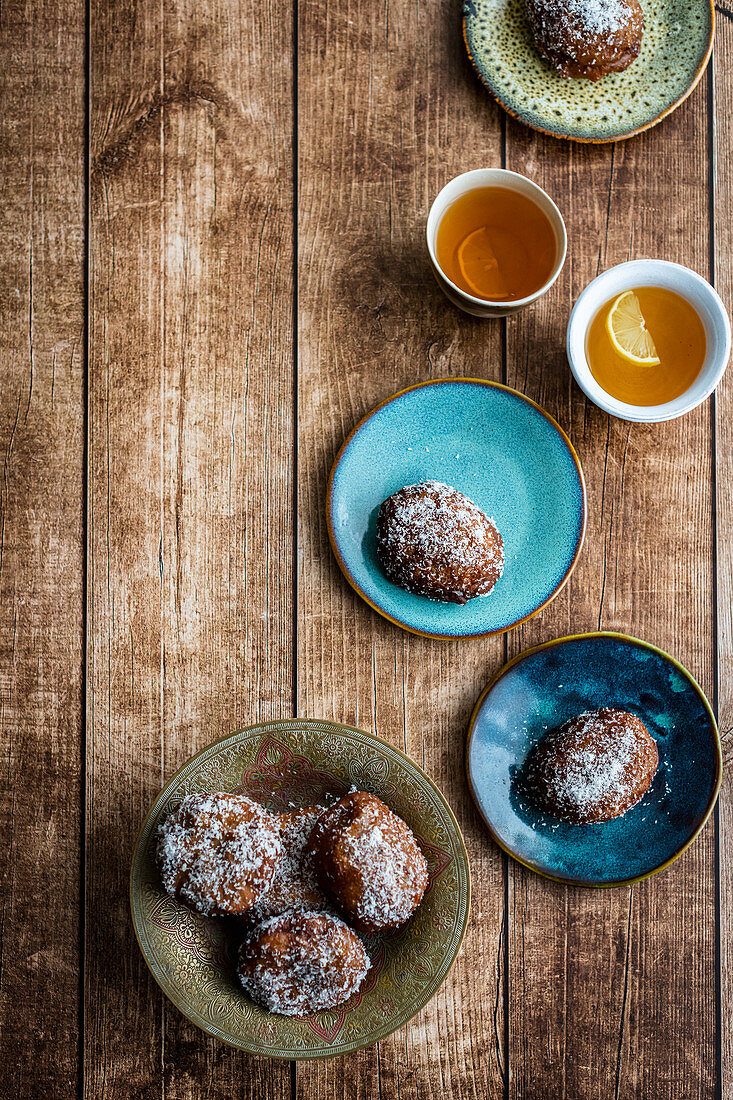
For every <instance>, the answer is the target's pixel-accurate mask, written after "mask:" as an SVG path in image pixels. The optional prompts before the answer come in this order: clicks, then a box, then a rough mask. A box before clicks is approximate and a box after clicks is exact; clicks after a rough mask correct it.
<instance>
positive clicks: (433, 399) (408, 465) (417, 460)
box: [326, 378, 586, 638]
mask: <svg viewBox="0 0 733 1100" xmlns="http://www.w3.org/2000/svg"><path fill="white" fill-rule="evenodd" d="M429 479H434V480H436V481H442V482H445V484H447V485H451V486H453V487H454V488H456V489H460V490H461V492H463V493H465V494H466V496H468V497H470V498H471V500H473V501H475V503H476V504H477V505H478V506H479V508H482V509H483V510H484V511H485V512H486V513H487V514H488V515H489V516H491V517H492V518H493V519H494V520H495V522H496V525H497V527H498V528H499V531H500V532H501V534H502V537H503V539H504V557H505V566H504V575H503V576H502V577H501V578H500V580H499V581H498V582H497V584H496V585H495V587H494V588H493V589H492V591H491V592H490V593H489V594H488V596H484V597H481V598H479V599H474V600H469V601H468V603H467V604H465V605H464V606H463V607H461V606H459V605H458V604H448V603H437V602H434V601H432V600H427V599H425V598H424V597H422V596H415V595H413V594H412V593H410V592H405V591H404V590H403V589H402V588H398V587H397V585H394V584H392V583H391V582H390V581H388V580H387V578H386V576H385V575H384V574H383V573H382V570H381V568H380V565H379V562H378V561H377V556H376V535H375V527H376V520H377V514H378V512H379V507H380V505H381V503H382V501H383V500H385V499H386V498H387V497H388V496H391V495H392V493H395V492H397V490H398V489H401V488H402V487H403V486H404V485H412V484H415V483H416V482H420V481H426V480H429ZM326 510H327V520H328V534H329V538H330V540H331V545H332V547H333V551H334V554H335V555H336V559H337V561H338V563H339V565H340V566H341V569H342V571H343V573H344V575H345V577H346V579H347V580H348V582H349V584H351V585H352V587H353V588H354V589H356V591H357V592H358V593H359V595H360V596H362V598H363V599H365V600H366V602H367V603H368V604H370V606H371V607H373V608H374V609H375V610H376V611H378V612H379V613H380V615H384V617H385V618H386V619H389V620H390V622H393V623H396V624H397V625H398V626H401V627H404V628H405V630H411V631H412V632H413V633H415V634H424V635H427V636H429V637H432V638H466V637H476V636H479V635H486V634H498V633H501V632H502V631H504V630H509V629H510V628H511V627H513V626H516V625H517V624H518V623H520V622H522V621H523V620H524V619H528V618H529V617H530V616H531V615H534V614H535V613H536V612H537V611H539V610H540V608H542V607H544V606H545V604H547V603H549V601H550V600H551V599H553V598H554V597H555V596H556V595H557V593H558V592H559V591H560V589H561V588H562V586H563V585H564V583H565V581H566V580H567V579H568V577H569V576H570V573H571V572H572V570H573V568H574V566H575V563H576V561H577V559H578V555H579V553H580V548H581V546H582V544H583V536H584V534H585V518H586V504H585V485H584V483H583V474H582V472H581V469H580V463H579V461H578V456H577V455H576V453H575V451H574V449H573V446H572V444H571V443H570V440H569V439H568V437H567V436H566V435H565V432H564V431H563V430H562V428H561V427H560V426H559V424H557V423H556V422H555V421H554V420H553V419H552V417H551V416H550V415H549V413H546V412H545V411H544V409H541V408H540V407H539V405H536V404H535V403H534V401H530V399H529V398H527V397H523V396H522V394H520V393H517V392H516V390H510V389H508V388H507V387H506V386H501V385H499V384H498V383H496V382H487V381H484V380H483V379H470V378H457V379H451V378H444V379H441V380H439V381H435V382H423V383H422V384H420V385H417V386H412V387H411V388H410V389H408V390H403V391H402V392H401V393H397V394H395V395H394V396H393V397H390V398H388V399H387V400H386V401H384V402H383V403H382V404H381V405H378V406H377V408H376V409H374V410H373V411H372V412H371V413H369V415H368V416H367V417H365V418H364V420H362V421H361V423H360V424H358V425H357V427H356V428H355V429H354V431H353V432H352V433H351V435H350V436H349V437H348V439H347V440H346V442H345V443H344V445H343V447H342V448H341V450H340V451H339V453H338V455H337V457H336V461H335V463H334V466H333V469H332V470H331V476H330V478H329V482H328V500H327V509H326Z"/></svg>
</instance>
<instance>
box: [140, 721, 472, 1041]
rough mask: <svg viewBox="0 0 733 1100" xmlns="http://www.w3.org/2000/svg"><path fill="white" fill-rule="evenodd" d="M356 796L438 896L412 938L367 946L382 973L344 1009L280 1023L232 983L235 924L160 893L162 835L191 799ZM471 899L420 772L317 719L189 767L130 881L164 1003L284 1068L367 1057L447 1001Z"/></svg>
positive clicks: (243, 740) (264, 729)
mask: <svg viewBox="0 0 733 1100" xmlns="http://www.w3.org/2000/svg"><path fill="white" fill-rule="evenodd" d="M352 785H353V786H356V787H360V788H364V789H366V790H370V791H372V792H373V793H374V794H376V795H378V796H379V797H380V798H381V799H383V801H385V802H386V803H387V804H388V805H389V806H391V807H392V808H393V809H394V811H395V812H396V813H398V814H399V815H400V816H401V817H403V818H404V819H405V820H406V821H407V823H408V824H409V825H410V827H411V828H412V829H413V831H414V832H415V834H416V836H417V837H418V841H419V843H420V846H421V848H422V849H423V851H424V853H425V856H426V858H427V860H428V865H429V870H430V887H429V889H428V892H427V894H426V896H425V899H424V901H423V903H422V905H421V906H420V908H419V909H418V911H417V913H416V915H415V917H414V918H413V919H412V920H411V921H410V922H409V923H408V924H407V925H406V926H405V927H404V928H402V929H400V930H399V931H397V932H395V933H392V934H391V935H389V936H384V937H382V938H376V937H371V938H370V940H369V942H368V943H367V950H368V951H369V953H370V956H371V958H372V959H373V963H374V965H373V966H372V969H371V971H370V973H369V975H368V976H367V980H366V982H365V984H364V986H363V988H362V989H361V990H360V991H359V993H358V994H356V995H355V996H354V997H352V998H351V999H350V1000H349V1001H348V1002H347V1003H346V1004H345V1005H341V1006H339V1008H338V1009H335V1010H331V1011H329V1012H321V1013H318V1014H317V1015H315V1016H312V1017H310V1018H309V1019H306V1020H297V1019H291V1018H288V1017H284V1016H275V1015H272V1014H270V1013H268V1012H266V1011H265V1010H264V1009H262V1008H260V1007H259V1006H258V1005H255V1004H253V1002H252V1001H250V1000H249V998H248V997H247V996H246V995H245V994H244V992H243V991H242V990H241V988H240V987H239V985H238V983H237V982H236V980H235V977H234V973H233V968H232V963H231V959H232V957H233V953H234V951H235V950H236V943H235V939H236V932H235V931H234V930H233V929H235V928H236V924H235V925H234V926H233V928H231V927H230V928H228V927H227V926H226V925H225V924H224V923H223V922H216V921H212V920H207V919H205V918H203V917H199V916H198V915H196V914H193V913H190V912H189V911H188V910H186V909H184V908H183V907H182V906H179V905H178V904H177V903H176V902H174V901H173V900H171V899H170V898H168V897H167V896H166V895H165V894H164V893H163V890H162V888H161V886H160V883H159V881H158V876H157V873H156V870H155V859H154V848H155V830H156V828H157V825H158V822H159V821H160V819H161V818H162V817H163V816H164V815H165V814H167V813H169V812H170V810H171V809H172V808H173V807H174V806H176V805H177V804H178V803H179V802H180V800H181V798H182V797H183V796H184V795H185V794H189V793H191V792H203V791H215V790H229V791H242V792H244V793H246V794H248V795H249V796H250V797H254V798H256V799H258V800H259V801H261V802H262V803H263V804H265V805H266V806H267V807H268V808H269V809H271V810H273V811H274V812H281V811H282V810H283V809H285V808H288V807H291V806H294V805H295V806H298V805H306V804H308V803H312V802H314V801H315V802H323V801H327V800H328V798H329V797H334V796H335V797H339V796H340V795H341V794H343V793H344V791H346V790H348V788H349V787H351V786H352ZM469 894H470V890H469V872H468V860H467V857H466V852H465V848H464V846H463V841H462V838H461V835H460V831H459V829H458V826H457V824H456V822H455V819H454V817H453V815H452V813H451V811H450V809H449V808H448V806H447V804H446V802H445V800H444V799H443V798H442V796H441V795H440V794H439V793H438V791H437V790H436V789H435V787H434V786H433V785H432V784H431V782H430V781H429V780H428V778H427V777H426V776H425V775H424V774H423V772H422V771H420V769H419V768H418V767H417V765H415V764H413V763H412V761H410V760H409V759H408V758H407V757H405V756H404V755H403V754H402V753H400V752H399V750H397V749H393V748H392V747H391V746H388V745H385V744H384V743H382V742H381V741H379V740H377V739H376V738H375V737H373V736H371V735H370V734H368V733H364V732H362V731H360V730H355V729H352V728H350V727H347V726H337V725H334V724H332V723H328V722H319V721H315V720H309V719H304V720H294V721H291V722H272V723H267V724H263V725H260V726H257V727H252V728H251V729H247V730H242V731H241V732H239V733H237V734H233V735H231V736H230V737H227V738H225V739H224V740H223V741H219V742H217V743H216V744H215V745H212V746H210V748H208V749H206V750H205V751H204V752H202V753H200V754H199V755H198V756H196V757H194V758H193V759H192V760H191V761H189V763H188V764H187V765H186V766H185V767H184V768H182V769H181V771H179V772H178V773H177V775H175V776H174V777H173V779H172V780H171V782H170V783H169V784H168V786H167V787H166V788H165V790H164V791H163V792H162V794H161V795H160V796H159V797H158V799H157V800H156V802H155V804H154V806H153V808H152V810H151V811H150V814H149V815H148V818H147V820H146V822H145V824H144V826H143V829H142V832H141V834H140V838H139V840H138V844H137V848H136V851H135V857H134V861H133V868H132V879H131V904H132V913H133V920H134V923H135V929H136V932H137V936H138V940H139V942H140V946H141V948H142V951H143V954H144V956H145V959H146V961H147V963H148V965H149V967H150V969H151V971H152V973H153V975H154V977H155V978H156V980H157V981H158V983H159V984H160V986H161V987H162V989H163V990H164V992H165V993H166V994H167V995H168V996H169V997H170V999H171V1000H172V1001H173V1002H174V1004H176V1005H177V1006H178V1007H179V1008H180V1009H181V1011H182V1012H184V1013H185V1014H186V1015H187V1016H188V1017H189V1018H190V1019H191V1020H192V1021H193V1022H194V1023H195V1024H197V1025H198V1026H199V1027H202V1028H203V1029H204V1030H205V1031H207V1032H208V1033H209V1034H211V1035H214V1036H216V1037H217V1038H220V1039H223V1040H225V1041H226V1042H228V1043H231V1044H233V1045H234V1046H237V1047H240V1048H242V1049H244V1050H248V1051H251V1052H253V1053H256V1054H268V1055H271V1056H273V1057H279V1058H318V1057H326V1056H329V1055H335V1054H344V1053H346V1052H348V1051H352V1050H358V1049H359V1048H360V1047H363V1046H368V1045H369V1044H371V1043H374V1042H376V1041H377V1040H378V1039H380V1038H383V1037H384V1036H386V1035H388V1034H389V1033H390V1032H391V1031H393V1030H394V1029H395V1028H397V1027H400V1026H401V1025H402V1024H403V1023H405V1022H406V1021H407V1020H409V1019H410V1017H411V1016H412V1015H414V1013H415V1012H417V1011H418V1009H419V1008H421V1007H422V1006H423V1005H424V1004H425V1003H426V1002H427V1001H428V1000H429V999H430V997H431V996H432V995H433V994H434V993H435V991H436V990H437V989H438V987H439V986H440V984H441V983H442V981H443V980H444V978H445V976H446V974H447V973H448V970H449V969H450V966H451V964H452V963H453V961H454V959H455V957H456V955H457V953H458V950H459V947H460V944H461V940H462V938H463V933H464V931H465V926H466V921H467V918H468V905H469Z"/></svg>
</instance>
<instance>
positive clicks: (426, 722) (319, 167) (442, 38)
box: [296, 0, 506, 1100]
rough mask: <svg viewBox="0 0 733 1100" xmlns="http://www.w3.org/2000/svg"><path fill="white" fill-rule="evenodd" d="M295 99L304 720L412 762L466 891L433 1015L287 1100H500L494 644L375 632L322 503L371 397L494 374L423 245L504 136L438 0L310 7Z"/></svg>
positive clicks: (487, 336) (451, 11)
mask: <svg viewBox="0 0 733 1100" xmlns="http://www.w3.org/2000/svg"><path fill="white" fill-rule="evenodd" d="M298 100H299V115H298V118H299V126H298V140H299V176H298V182H299V188H298V192H299V204H298V208H299V265H298V271H299V332H300V337H299V353H300V356H299V390H298V396H299V404H298V410H299V466H298V469H299V479H298V480H299V498H298V499H299V512H298V522H299V527H298V530H299V544H300V568H299V582H298V623H299V629H298V709H299V713H301V714H308V715H311V716H323V717H325V718H329V719H335V720H337V721H344V722H352V723H354V724H356V725H359V726H361V727H362V728H364V729H370V730H372V731H373V732H375V733H376V734H378V735H380V736H381V737H383V738H385V739H386V740H388V741H391V742H393V743H395V744H397V745H399V746H400V747H401V748H402V749H404V750H405V751H406V752H407V753H409V755H411V756H412V757H413V759H415V760H417V761H418V762H419V763H420V764H422V766H423V767H424V768H425V769H426V771H427V772H428V774H429V775H430V776H431V777H432V778H434V779H435V780H436V781H437V782H438V784H439V785H440V786H441V788H442V789H443V791H444V793H445V795H446V797H447V798H448V800H449V802H450V803H451V805H452V806H453V807H454V809H455V810H456V813H457V815H458V819H459V823H460V825H461V827H462V829H463V831H464V835H465V839H466V843H467V847H468V851H469V858H470V861H471V868H472V876H473V891H474V894H473V904H472V919H471V922H470V926H469V931H468V935H467V937H466V941H465V944H464V948H463V952H462V955H461V956H460V958H459V960H458V962H457V963H456V966H455V967H454V969H453V971H452V973H451V975H450V976H449V978H448V980H447V982H446V984H445V986H444V987H443V989H442V990H441V991H440V992H439V993H438V995H437V996H436V998H435V999H434V1000H433V1002H432V1003H431V1004H430V1005H429V1006H427V1007H426V1008H425V1009H424V1010H423V1011H422V1012H421V1013H419V1015H418V1016H417V1017H416V1018H415V1019H414V1020H413V1021H412V1022H411V1023H410V1024H408V1025H407V1026H406V1027H405V1028H403V1029H401V1030H400V1031H399V1032H397V1033H396V1034H395V1035H394V1036H392V1037H391V1038H390V1039H388V1040H385V1041H384V1042H382V1043H381V1044H380V1045H379V1047H377V1048H374V1049H372V1050H370V1051H367V1052H365V1053H363V1054H360V1055H358V1056H356V1057H353V1058H349V1059H341V1060H339V1061H336V1062H329V1063H323V1064H321V1065H305V1064H300V1065H298V1069H297V1080H296V1086H297V1088H296V1095H297V1096H298V1097H301V1098H302V1100H315V1098H317V1097H324V1098H326V1097H328V1098H331V1097H341V1096H343V1097H352V1096H353V1097H369V1096H376V1095H377V1094H380V1095H382V1096H383V1097H393V1096H400V1097H402V1100H408V1098H416V1097H418V1096H419V1097H423V1098H427V1097H438V1096H442V1095H455V1096H461V1097H466V1098H472V1097H482V1098H483V1097H498V1096H502V1095H503V1092H504V1081H503V1074H504V1069H505V1065H506V1052H505V1050H504V970H503V955H504V945H505V941H504V939H503V919H504V859H503V857H502V855H501V853H499V852H498V850H497V849H496V848H495V847H494V846H493V845H492V844H491V843H490V842H489V841H488V839H487V836H486V833H485V830H484V828H483V826H482V824H481V823H480V821H479V819H478V816H477V814H476V813H475V811H474V810H473V807H472V805H471V803H470V798H469V797H468V792H467V789H466V784H465V779H464V771H463V754H464V745H465V736H466V727H467V723H468V718H469V715H470V713H471V709H472V706H473V704H474V702H475V700H476V697H477V695H478V693H479V691H480V689H481V688H482V686H483V685H484V684H485V682H486V680H487V678H488V676H489V675H490V674H491V673H492V672H493V671H494V670H495V669H496V668H497V667H498V666H499V665H500V664H501V662H502V660H503V656H504V645H503V640H501V639H499V640H487V641H481V640H477V641H475V642H472V643H468V644H462V645H461V644H458V643H449V642H437V641H431V640H427V639H421V638H418V637H414V636H411V635H408V634H406V633H404V632H403V631H401V630H399V628H397V627H393V626H391V625H390V624H388V623H386V622H385V621H384V620H382V619H381V618H380V617H379V616H378V615H377V614H376V613H374V612H372V611H370V610H369V609H368V608H367V606H366V605H365V604H364V603H363V602H362V601H361V600H360V599H359V598H358V597H357V596H356V595H355V594H354V593H353V592H352V591H351V589H350V588H349V587H348V586H347V584H346V581H345V580H344V579H343V577H342V576H341V574H340V572H339V570H338V567H337V565H336V563H335V561H334V559H333V557H332V555H331V552H330V549H329V545H328V539H327V534H326V524H325V513H324V506H325V489H326V480H327V476H328V470H329V467H330V465H331V463H332V461H333V458H334V457H335V454H336V451H337V450H338V447H339V446H340V444H341V443H342V441H343V439H344V437H345V436H346V435H347V434H348V432H349V431H350V430H351V429H352V428H353V427H354V425H355V424H356V423H357V421H358V420H359V419H360V417H361V416H363V415H364V414H365V413H366V412H368V411H369V409H370V408H371V407H373V406H374V405H375V404H377V403H378V401H380V400H382V399H383V398H385V397H387V396H389V394H390V393H393V392H395V391H396V390H399V389H400V388H402V387H404V386H406V385H409V384H411V383H413V382H417V381H421V380H425V379H428V378H430V377H442V376H446V375H466V374H468V375H477V376H483V377H487V378H495V379H499V380H500V379H501V377H502V351H501V329H500V328H499V327H498V326H492V325H486V324H482V323H481V322H477V321H473V320H472V319H470V318H468V317H466V316H464V315H463V314H461V313H459V312H458V311H456V310H455V309H454V308H453V307H452V306H450V305H449V303H448V302H447V301H446V299H444V298H443V297H442V295H441V293H440V291H439V290H438V288H437V286H436V284H435V282H434V280H433V276H432V273H431V271H430V269H429V266H428V258H427V252H426V246H425V243H424V241H425V222H426V219H427V214H428V210H429V207H430V204H431V202H432V200H433V198H434V197H435V195H436V194H437V192H438V191H439V189H440V188H441V187H442V185H443V184H444V183H445V182H446V181H447V180H448V179H449V178H450V177H451V176H452V175H455V174H456V173H458V172H459V171H462V170H463V169H465V168H467V167H471V166H475V165H481V164H494V165H497V164H500V163H501V126H502V122H501V118H500V115H499V113H498V109H497V107H496V106H495V105H493V104H492V103H491V102H490V101H489V100H488V99H486V98H485V96H484V95H483V93H482V92H481V90H480V89H479V88H478V87H477V85H476V83H475V81H474V79H473V77H472V75H471V73H470V70H469V66H468V62H467V60H466V58H465V56H464V52H463V48H462V43H461V39H460V22H459V13H458V11H457V9H456V7H455V5H454V4H453V3H450V2H447V0H441V2H440V3H439V4H437V5H433V6H428V7H424V8H415V7H411V8H401V7H395V6H394V5H389V4H388V3H387V2H386V0H366V2H364V0H360V2H355V0H336V2H334V3H332V4H329V5H324V4H323V3H321V2H320V0H304V2H303V3H301V4H300V22H299V97H298ZM479 959H480V960H481V963H480V965H477V960H479Z"/></svg>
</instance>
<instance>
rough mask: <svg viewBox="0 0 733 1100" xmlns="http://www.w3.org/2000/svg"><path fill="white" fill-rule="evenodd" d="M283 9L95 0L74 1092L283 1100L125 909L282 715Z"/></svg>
mask: <svg viewBox="0 0 733 1100" xmlns="http://www.w3.org/2000/svg"><path fill="white" fill-rule="evenodd" d="M291 37H292V24H291V22H290V21H289V17H288V13H287V11H286V12H285V13H283V12H281V11H275V10H274V8H273V7H272V6H271V5H270V4H269V3H265V4H263V5H259V6H258V7H257V8H256V9H255V8H253V7H251V6H250V5H245V4H240V3H239V2H238V0H230V2H225V3H216V4H213V3H205V2H204V3H202V2H201V0H199V2H197V3H193V2H192V0H191V2H187V0H181V2H179V3H175V2H166V3H162V4H161V5H160V6H155V7H153V6H151V5H147V4H135V5H133V6H132V7H131V8H129V9H123V8H122V7H121V6H119V5H113V6H111V7H110V6H109V5H107V4H106V3H104V2H102V0H98V2H95V3H93V5H92V18H91V56H92V71H91V119H90V121H91V162H90V171H91V181H90V204H91V211H90V221H91V261H90V306H89V309H90V318H91V331H90V398H89V400H90V415H89V420H90V437H89V469H90V482H89V547H90V615H89V752H88V757H87V802H88V821H87V830H88V849H87V884H88V889H87V914H86V927H87V950H86V965H87V985H86V1017H85V1023H86V1034H85V1059H86V1074H85V1088H86V1095H87V1096H88V1097H90V1098H94V1100H100V1098H112V1097H120V1098H122V1097H124V1098H125V1100H127V1098H129V1097H130V1096H133V1095H134V1096H135V1097H152V1096H155V1097H159V1096H161V1095H164V1096H166V1097H170V1098H174V1097H175V1098H184V1097H197V1098H198V1097H200V1096H201V1095H202V1088H205V1090H206V1091H205V1095H206V1096H207V1097H212V1098H213V1097H222V1098H223V1097H226V1098H227V1100H229V1098H231V1097H235V1096H236V1097H250V1096H251V1097H261V1096H267V1097H268V1098H269V1097H280V1096H285V1095H289V1094H290V1070H289V1067H288V1066H287V1065H281V1064H278V1063H276V1062H265V1061H256V1060H254V1059H250V1058H247V1057H245V1056H243V1055H240V1054H237V1053H236V1052H234V1051H233V1050H231V1049H230V1048H228V1047H226V1046H224V1045H223V1044H219V1043H216V1042H214V1041H213V1040H211V1039H208V1038H207V1037H206V1036H204V1035H203V1034H202V1033H201V1032H199V1031H198V1030H196V1029H195V1028H194V1027H193V1026H192V1025H190V1024H189V1023H188V1022H187V1021H186V1020H185V1019H184V1018H183V1017H182V1016H181V1015H180V1013H179V1012H178V1011H177V1010H176V1009H175V1008H173V1007H171V1006H170V1005H169V1004H168V1002H167V1001H166V1000H165V998H163V996H162V994H160V993H159V992H158V990H157V988H156V987H155V986H154V984H153V982H152V979H151V978H150V977H149V976H148V974H147V970H146V967H145V964H144V962H143V959H142V956H141V954H140V952H139V951H138V949H137V945H136V944H135V941H134V937H133V935H132V930H131V927H130V920H129V916H128V903H127V876H128V869H129V864H130V859H131V854H132V849H133V845H134V841H135V834H136V831H137V829H138V828H139V826H140V824H141V823H142V820H143V816H144V814H145V812H146V810H147V808H148V806H149V804H150V802H151V800H152V798H153V797H154V795H155V794H156V793H157V791H158V790H159V788H160V787H161V786H162V784H163V782H164V780H167V779H168V778H169V777H170V776H171V774H172V772H173V771H174V769H175V768H176V767H178V766H179V765H180V764H182V763H183V762H184V761H185V760H186V759H187V758H188V757H189V756H191V754H192V753H194V752H195V751H196V750H198V749H200V748H202V747H203V746H204V745H206V744H208V743H210V742H211V741H213V740H215V739H216V738H217V737H219V736H223V735H224V734H226V733H228V732H230V731H231V730H232V729H235V728H237V727H238V726H242V725H245V724H247V723H250V722H255V721H257V720H258V719H266V718H277V717H282V716H287V715H288V714H289V713H291V711H292V680H293V673H292V665H291V656H292V633H293V617H292V601H291V595H292V588H293V573H292V569H293V552H292V550H293V540H292V534H291V530H292V529H291V525H290V515H291V512H292V492H291V487H292V482H293V470H292V440H293V423H292V415H293V407H292V400H291V394H292V390H293V379H292V363H293V348H292V331H293V317H292V302H293V233H292V226H293V187H292V177H293V164H292V149H291V138H292V83H291V79H290V69H291V64H292V50H291Z"/></svg>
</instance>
